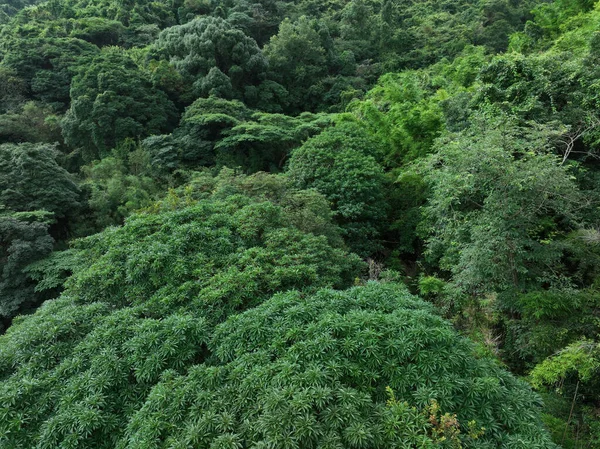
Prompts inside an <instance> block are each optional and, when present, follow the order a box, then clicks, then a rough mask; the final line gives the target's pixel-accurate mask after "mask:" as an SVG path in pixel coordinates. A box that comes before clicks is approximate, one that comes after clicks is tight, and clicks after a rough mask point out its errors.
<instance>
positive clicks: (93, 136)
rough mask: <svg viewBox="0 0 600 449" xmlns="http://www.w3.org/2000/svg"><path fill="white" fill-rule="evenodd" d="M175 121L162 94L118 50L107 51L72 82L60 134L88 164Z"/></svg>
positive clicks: (163, 129)
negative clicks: (69, 99) (125, 141)
mask: <svg viewBox="0 0 600 449" xmlns="http://www.w3.org/2000/svg"><path fill="white" fill-rule="evenodd" d="M175 117H176V111H175V108H174V106H173V104H172V103H171V101H170V100H169V99H168V98H167V96H166V94H165V93H164V92H162V91H160V90H157V89H156V88H154V87H152V85H151V83H150V81H149V80H148V78H147V76H146V75H145V74H144V72H143V71H141V70H140V69H139V68H138V67H137V66H136V65H135V63H134V62H133V60H132V59H131V58H129V57H128V56H127V55H126V54H125V53H124V52H123V51H122V50H120V49H116V48H109V49H107V50H105V51H103V52H102V54H101V55H100V56H98V57H96V58H94V59H91V60H90V61H89V64H87V65H86V66H84V67H82V69H81V71H80V73H79V74H78V75H77V76H76V77H75V78H74V79H73V83H72V86H71V107H70V109H69V111H68V112H67V114H66V116H65V118H64V120H63V135H64V138H65V142H66V143H67V145H69V146H71V147H72V148H75V149H78V150H79V151H81V154H82V157H83V159H84V161H87V162H89V161H92V160H94V159H97V158H99V157H103V156H107V155H108V154H109V151H110V150H111V149H112V148H114V147H115V146H116V145H117V144H118V143H119V142H121V141H123V140H125V139H127V138H140V137H146V136H148V135H150V134H160V133H161V132H163V131H167V130H168V129H169V128H170V127H171V126H172V123H173V121H174V119H175Z"/></svg>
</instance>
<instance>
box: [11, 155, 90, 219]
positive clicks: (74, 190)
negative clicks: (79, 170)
mask: <svg viewBox="0 0 600 449" xmlns="http://www.w3.org/2000/svg"><path fill="white" fill-rule="evenodd" d="M56 156H57V151H56V149H55V148H54V146H52V145H48V144H31V143H23V144H19V145H14V144H4V145H0V204H1V205H3V206H5V207H6V208H7V209H10V210H13V211H16V212H26V211H35V210H45V211H48V212H51V213H53V214H54V215H55V217H56V218H59V219H60V218H64V217H66V216H72V215H73V214H74V213H75V212H76V211H77V210H78V209H79V208H80V199H81V198H80V196H81V192H80V190H79V187H78V186H77V184H76V183H75V180H74V178H73V176H72V175H71V174H69V173H68V172H67V171H66V170H65V169H64V168H62V167H61V166H59V165H58V163H57V162H56Z"/></svg>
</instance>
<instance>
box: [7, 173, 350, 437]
mask: <svg viewBox="0 0 600 449" xmlns="http://www.w3.org/2000/svg"><path fill="white" fill-rule="evenodd" d="M223 176H224V177H225V178H227V179H229V177H228V175H227V173H224V174H223ZM269 176H271V177H272V178H273V181H274V182H271V183H270V182H269V181H270V179H271V177H269ZM269 176H267V177H266V178H263V177H261V176H259V177H257V178H247V179H246V178H245V179H244V180H241V181H240V188H236V185H235V182H234V183H230V184H229V183H228V184H227V187H226V189H227V190H228V191H227V192H225V191H222V190H221V192H219V191H217V192H216V193H215V195H214V196H213V195H211V194H210V193H205V194H204V199H201V200H199V201H198V200H192V199H191V198H189V199H188V200H185V201H184V203H183V204H180V205H179V206H175V204H174V203H173V202H172V201H166V202H165V203H164V204H162V205H160V206H159V208H161V209H164V211H163V212H159V213H148V214H142V215H135V216H132V217H130V218H129V219H128V220H127V221H126V224H125V225H124V226H123V227H121V228H108V229H107V230H105V231H104V232H103V233H100V234H97V235H95V236H92V237H89V238H87V239H85V240H82V241H79V242H78V243H77V244H76V248H77V250H78V251H79V252H80V254H79V255H78V256H77V258H78V260H81V261H85V264H80V263H76V264H75V266H74V267H73V276H72V277H70V278H69V279H68V281H67V282H66V284H65V291H64V293H63V294H62V296H61V297H60V298H59V299H56V300H53V301H48V302H46V303H45V305H44V306H42V307H41V308H40V309H39V311H38V312H37V313H36V314H35V315H33V316H31V317H24V318H20V319H17V320H16V321H15V324H13V326H12V327H11V328H10V329H9V331H8V333H7V334H6V335H5V336H3V337H0V338H1V339H2V340H3V341H2V344H1V345H0V348H1V349H0V376H1V378H2V379H3V381H2V384H1V386H0V391H1V393H0V396H1V397H2V401H1V402H2V411H1V412H0V415H1V416H2V420H0V426H2V431H1V432H0V435H2V436H1V437H0V438H1V440H0V442H1V444H2V445H8V446H11V447H14V448H24V447H27V448H29V447H31V446H32V445H34V444H36V442H37V441H43V444H44V445H45V447H59V446H60V445H64V444H69V445H72V447H86V448H91V447H115V445H116V444H117V442H118V441H119V440H120V439H121V438H124V437H125V433H124V432H125V429H126V426H125V425H123V424H125V423H127V422H128V420H129V419H130V418H131V417H132V413H133V412H135V411H136V410H139V409H140V407H142V406H143V404H144V402H145V400H146V397H147V395H148V394H149V393H150V391H151V389H152V387H153V386H154V385H155V384H157V383H158V382H159V381H160V379H161V378H163V377H164V376H168V375H169V373H172V370H173V369H175V370H176V371H178V372H179V373H184V372H185V371H187V369H188V368H190V367H191V366H193V365H197V364H199V363H201V362H202V361H203V360H204V359H206V357H208V356H209V355H210V353H211V351H209V350H208V349H207V344H208V340H209V338H210V336H211V335H212V329H213V328H214V326H215V325H216V324H217V323H219V322H222V321H223V320H225V319H226V318H227V316H229V315H231V314H234V313H238V312H240V311H242V310H244V309H247V308H249V307H251V306H255V305H258V304H260V303H261V302H263V301H264V300H266V299H267V298H268V297H269V296H271V295H272V294H273V293H275V292H278V291H283V290H288V289H299V290H300V289H301V290H303V291H306V292H309V291H313V290H314V289H315V288H318V287H324V286H338V287H343V286H345V285H348V284H349V283H351V281H352V279H354V277H355V276H356V274H357V269H358V268H359V266H360V263H359V262H358V259H357V258H356V256H353V255H350V254H348V253H346V252H345V251H343V250H342V249H341V248H336V247H333V246H331V244H330V243H329V240H328V237H327V236H325V235H322V234H319V233H318V232H317V229H316V228H315V227H314V223H313V222H312V221H308V222H307V224H308V226H311V228H310V230H306V231H305V230H303V229H302V223H303V221H301V220H298V219H297V218H298V216H301V215H306V214H311V213H312V214H315V213H316V214H319V213H323V212H326V213H328V211H327V210H326V209H325V210H324V211H323V209H322V207H321V206H320V203H319V201H318V198H317V197H313V199H312V200H310V201H307V199H308V198H307V197H306V193H304V192H299V191H295V190H289V193H288V194H287V195H286V196H285V197H283V198H281V199H280V201H269V200H268V199H267V197H268V195H269V194H270V192H269V188H268V185H269V183H270V184H274V185H275V186H277V185H278V182H277V179H278V178H275V177H273V176H272V175H269ZM254 179H256V183H255V182H253V180H254ZM219 181H220V180H219V178H217V179H216V180H212V181H210V180H209V181H208V182H209V183H215V182H217V183H218V182H219ZM257 189H258V190H259V191H260V189H263V192H264V193H259V191H256V190H257ZM253 190H254V191H255V194H254V195H253V194H252V191H253ZM273 193H275V192H273ZM185 204H189V205H187V206H186V205H185ZM321 204H322V203H321ZM317 217H318V215H317ZM320 218H321V219H323V218H325V219H326V218H328V216H325V217H320ZM313 232H315V233H313ZM338 238H339V237H338ZM51 275H52V274H51ZM149 354H151V355H150V356H149ZM163 372H164V373H163ZM26 373H28V374H26ZM25 379H29V380H25ZM30 381H31V382H32V383H29V382H30ZM23 382H26V383H27V384H28V386H27V387H26V388H23V386H24V385H25V384H24V383H23Z"/></svg>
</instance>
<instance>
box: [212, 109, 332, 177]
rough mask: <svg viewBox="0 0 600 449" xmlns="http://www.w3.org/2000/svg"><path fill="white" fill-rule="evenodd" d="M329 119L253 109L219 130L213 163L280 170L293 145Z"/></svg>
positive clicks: (321, 116)
mask: <svg viewBox="0 0 600 449" xmlns="http://www.w3.org/2000/svg"><path fill="white" fill-rule="evenodd" d="M330 123H331V117H330V116H327V115H325V114H310V113H304V114H301V115H300V116H298V117H289V116H286V115H283V114H266V113H261V112H257V113H254V114H253V115H252V117H251V119H250V120H247V121H244V122H242V123H239V124H237V125H236V126H234V127H233V128H231V129H229V130H226V131H224V132H223V136H222V138H221V139H220V140H219V141H218V142H217V143H216V145H215V153H216V161H217V164H218V165H225V166H230V167H238V166H241V167H243V168H244V170H246V171H249V172H256V171H260V170H265V171H269V172H277V171H281V170H282V169H283V167H284V164H285V162H286V161H287V158H288V156H289V155H290V153H291V151H293V149H294V148H296V147H299V146H300V145H301V144H302V143H303V142H304V141H305V140H306V139H308V138H309V137H311V136H313V135H315V134H318V133H319V132H321V131H322V129H323V128H324V127H325V126H327V125H329V124H330Z"/></svg>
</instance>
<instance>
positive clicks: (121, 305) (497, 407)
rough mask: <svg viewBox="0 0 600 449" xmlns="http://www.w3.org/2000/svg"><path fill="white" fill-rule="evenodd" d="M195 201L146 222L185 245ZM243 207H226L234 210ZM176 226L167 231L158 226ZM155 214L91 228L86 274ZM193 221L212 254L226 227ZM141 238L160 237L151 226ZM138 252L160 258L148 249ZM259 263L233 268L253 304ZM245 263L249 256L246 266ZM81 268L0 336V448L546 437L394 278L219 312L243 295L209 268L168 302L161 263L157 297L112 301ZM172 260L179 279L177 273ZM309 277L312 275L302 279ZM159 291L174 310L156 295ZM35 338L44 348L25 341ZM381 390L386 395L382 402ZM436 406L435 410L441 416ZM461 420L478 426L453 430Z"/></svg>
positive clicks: (525, 397)
mask: <svg viewBox="0 0 600 449" xmlns="http://www.w3.org/2000/svg"><path fill="white" fill-rule="evenodd" d="M237 198H238V199H237V200H235V199H233V198H232V202H236V201H239V196H238V197H237ZM209 204H210V203H209V202H201V203H200V204H199V205H198V206H193V207H191V208H186V209H183V210H181V211H177V212H171V213H163V214H161V215H160V217H162V218H163V220H161V221H162V222H161V225H160V226H161V227H162V228H163V230H164V231H166V229H165V228H169V231H171V235H172V236H173V235H174V234H175V235H174V237H172V238H175V239H177V238H179V237H178V236H177V234H179V231H181V234H185V235H187V236H188V237H187V238H186V241H190V240H195V239H193V238H192V239H190V238H189V235H190V229H189V224H191V222H190V221H189V220H190V219H192V220H193V218H192V217H193V216H196V218H198V217H199V215H202V214H203V213H204V214H206V212H207V211H206V209H207V208H209V207H210V206H209ZM261 204H263V203H256V205H257V206H258V205H261ZM217 205H218V206H223V203H221V204H215V206H217ZM247 208H248V206H245V208H242V209H239V210H238V211H239V213H247V212H248V210H247ZM244 209H246V210H244ZM201 210H202V212H201ZM184 215H185V218H184ZM219 217H221V218H219ZM182 219H183V220H184V221H185V222H186V223H187V225H185V224H184V223H183V222H182ZM223 219H224V215H223V214H219V213H217V214H215V215H213V217H212V218H209V219H208V220H206V215H205V218H204V220H201V221H197V222H195V223H196V224H195V227H196V228H202V227H203V226H202V223H204V222H206V221H209V222H210V221H213V220H217V221H221V222H223ZM148 221H150V222H148ZM176 222H178V224H179V226H180V227H179V228H178V229H179V231H175V228H173V226H174V225H175V223H176ZM244 223H245V224H246V225H248V224H254V222H244ZM156 225H157V221H156V220H155V219H150V220H146V221H144V220H142V218H141V217H135V218H134V219H132V220H130V221H129V222H128V224H127V225H126V226H125V227H124V228H123V230H119V231H116V230H113V231H107V232H105V233H104V238H105V239H107V238H108V239H110V240H112V241H113V244H117V245H119V248H116V247H110V248H106V244H107V243H108V242H101V241H99V239H96V242H94V243H95V244H94V246H95V247H97V248H96V249H92V250H91V251H92V252H93V251H98V250H99V249H100V248H98V247H102V246H104V248H105V249H104V251H106V252H105V254H104V255H102V256H100V257H99V258H98V259H97V262H96V263H93V264H92V267H94V271H95V272H96V274H97V275H99V276H97V277H96V278H95V279H96V280H95V281H94V282H96V283H100V281H101V280H102V279H103V278H104V279H105V281H107V282H111V281H112V283H113V285H114V279H109V278H110V277H111V275H108V277H107V276H102V275H101V274H100V273H99V271H102V270H104V271H105V273H107V271H106V264H105V262H104V261H103V260H102V259H103V258H105V257H107V256H108V254H109V253H111V252H115V251H118V252H122V250H121V245H122V244H123V243H124V242H123V239H124V238H125V235H121V236H120V237H118V234H124V233H125V232H127V233H133V234H136V235H135V236H132V235H130V236H129V237H130V238H131V237H136V238H137V239H138V242H139V238H140V237H141V235H139V233H140V232H144V233H145V234H146V235H147V234H148V231H149V230H151V229H153V228H154V229H156ZM183 228H187V231H184V230H183ZM203 228H204V229H205V233H204V242H205V245H204V248H206V249H208V248H209V247H210V246H213V245H216V246H218V247H219V248H218V249H217V248H215V249H214V250H213V253H214V251H217V252H218V250H219V249H222V248H223V247H224V246H225V245H226V244H225V242H224V239H226V237H225V235H221V236H218V235H217V234H218V233H219V230H224V229H225V228H215V227H212V228H209V227H206V226H204V227H203ZM198 230H199V229H198ZM173 231H175V233H173ZM159 232H160V231H159ZM206 232H210V233H211V234H212V235H208V234H206ZM277 232H279V231H277ZM163 235H164V234H163ZM196 235H197V236H199V235H200V233H197V234H196ZM232 237H233V236H232V235H230V238H232ZM266 239H267V240H268V239H269V237H266ZM117 240H120V241H119V242H117ZM152 240H153V241H155V242H156V244H159V245H160V244H161V243H160V242H159V241H158V240H159V238H158V235H157V234H156V233H154V235H152ZM181 242H182V243H183V240H182V241H181ZM298 244H299V242H292V243H291V245H292V246H294V247H296V248H297V247H298ZM162 245H163V251H164V250H165V249H166V247H165V245H164V243H163V244H162ZM177 246H178V248H179V249H180V251H181V250H183V248H181V246H182V245H181V244H180V245H177ZM136 248H138V249H139V248H145V249H148V245H140V244H139V243H138V245H137V246H136ZM171 248H174V247H171ZM88 251H89V249H88ZM248 251H250V252H256V251H260V248H258V247H255V248H253V249H249V250H246V252H248ZM296 253H297V254H298V257H303V256H302V254H300V252H299V251H297V250H296ZM179 254H181V252H180V253H179ZM214 254H215V255H216V253H214ZM307 255H308V254H307ZM311 255H312V254H311ZM136 256H137V257H139V256H140V254H137V255H132V257H136ZM207 256H208V254H207V253H201V254H196V255H194V256H193V257H194V258H195V259H198V258H200V259H202V258H206V257H207ZM238 256H239V254H238ZM248 256H250V255H249V254H247V255H246V257H244V256H242V260H240V262H239V263H238V267H237V268H240V267H241V264H243V263H245V261H244V259H245V260H246V261H247V262H250V261H249V260H248ZM152 257H154V258H155V259H157V258H160V259H162V258H163V256H162V255H160V256H159V255H158V254H157V253H156V252H154V255H153V256H152ZM284 258H285V256H284ZM217 259H218V257H217ZM289 262H290V263H291V264H290V265H288V266H287V268H286V267H285V265H286V262H285V261H284V262H283V263H278V265H279V268H278V269H277V271H278V272H279V273H278V274H279V275H283V276H286V272H287V276H291V278H297V275H295V274H294V272H295V271H296V269H295V268H294V267H299V266H300V265H298V264H297V263H294V262H293V261H291V260H290V261H289ZM328 262H329V261H328ZM125 263H126V262H125ZM250 263H251V262H250ZM153 265H154V267H153V268H150V271H152V272H153V273H154V275H153V274H152V273H150V272H148V273H130V279H131V281H132V282H133V283H134V284H133V285H132V286H131V288H130V289H129V290H131V291H133V290H139V293H140V294H143V293H142V290H144V288H145V287H144V286H143V284H144V280H145V278H146V280H147V282H149V283H152V282H154V283H157V282H159V280H158V277H157V276H158V275H156V267H157V264H153ZM323 265H324V266H325V265H327V264H323ZM178 266H179V267H181V265H178ZM132 268H133V267H132ZM187 268H188V269H190V270H192V271H195V272H196V273H197V274H196V275H198V274H199V272H200V271H205V272H206V271H209V270H207V265H206V264H196V265H195V266H194V267H189V266H188V267H187ZM262 268H265V272H264V274H262V275H261V274H258V273H257V274H255V275H254V276H252V275H251V274H249V273H248V274H247V275H246V276H244V277H247V276H251V277H253V278H254V282H252V281H250V282H248V281H249V278H248V279H246V282H244V285H243V287H242V288H244V289H245V290H246V293H250V290H253V291H252V293H253V294H254V295H256V296H254V298H253V300H251V302H252V303H254V304H258V301H257V300H258V299H259V298H261V297H263V294H264V293H267V292H268V290H269V289H270V288H269V286H268V284H269V282H268V279H269V278H270V277H271V275H269V274H268V271H270V269H269V265H268V264H264V262H263V265H262ZM116 269H117V270H119V271H120V269H119V267H116ZM134 269H135V268H134ZM136 270H137V271H139V265H138V268H137V269H136ZM251 270H252V266H251V265H247V266H246V267H245V271H251ZM89 271H90V269H84V270H83V271H82V272H81V273H79V274H78V273H77V272H76V274H75V276H74V278H73V280H72V281H69V286H68V287H67V290H66V292H65V294H64V295H63V297H62V298H60V299H59V300H55V301H52V302H50V303H47V304H46V305H45V306H43V307H42V308H41V309H40V311H39V312H38V313H37V314H36V315H35V316H33V317H30V318H28V319H24V320H20V322H19V323H18V324H15V325H13V327H12V328H11V329H10V330H9V332H8V334H7V335H6V336H4V337H1V339H2V340H3V341H2V343H3V344H2V349H1V353H0V367H1V371H0V372H1V373H2V377H3V379H4V381H3V382H2V386H1V389H0V397H2V405H1V407H2V408H1V409H0V411H1V413H2V416H3V420H2V421H1V424H0V425H1V426H2V430H3V432H2V437H0V438H2V440H0V441H1V442H2V443H3V444H4V445H10V446H11V447H14V448H16V449H20V448H25V447H32V446H33V445H35V444H38V443H39V444H41V446H42V447H48V448H54V447H56V448H58V447H64V446H65V445H69V446H70V447H73V448H83V447H85V448H112V447H123V448H126V447H127V448H140V449H141V448H144V449H150V448H163V447H164V448H166V447H180V446H183V447H186V446H190V445H192V446H195V447H219V448H221V447H222V448H225V447H240V446H242V447H243V446H246V445H249V444H251V443H252V444H254V445H259V446H265V447H269V446H277V447H290V448H299V447H306V446H322V447H381V446H385V447H428V448H429V447H431V448H433V447H445V446H444V444H443V442H444V441H445V437H444V435H448V436H449V435H450V434H451V438H450V439H448V441H449V442H451V443H452V442H454V443H456V442H460V443H464V445H465V446H464V447H473V448H477V447H479V448H483V447H490V446H497V445H506V446H508V447H511V446H512V445H515V447H529V448H548V449H550V448H553V447H555V446H554V445H553V444H552V443H551V442H550V441H549V439H548V436H547V435H546V434H545V433H544V431H543V429H542V427H541V426H540V423H539V417H538V415H537V413H536V411H535V410H536V407H537V405H538V404H539V400H538V398H537V397H536V396H535V395H533V394H532V392H531V390H530V389H529V388H528V387H527V386H526V385H525V384H524V383H523V382H522V381H518V380H516V379H515V378H513V377H512V376H511V375H510V374H508V373H507V372H505V371H503V370H502V369H501V368H499V367H498V365H497V364H495V363H494V362H493V361H491V360H489V359H477V358H475V357H473V355H472V346H471V344H470V343H468V342H467V340H465V339H464V338H462V337H459V336H457V334H456V332H455V331H454V330H453V329H452V328H451V326H450V325H449V324H448V323H446V322H444V320H443V319H441V318H440V317H439V316H437V315H436V314H435V313H433V311H432V308H431V306H430V305H427V304H426V303H424V302H423V301H421V300H419V299H417V298H415V297H413V296H411V295H409V294H408V292H407V291H406V290H405V289H404V287H399V286H397V285H393V284H387V285H386V284H377V283H371V284H369V285H367V286H366V287H358V288H355V289H353V290H349V291H346V292H336V291H332V290H320V291H318V292H317V293H315V294H313V295H307V294H306V290H305V292H304V293H302V292H298V291H293V292H289V293H282V294H278V295H275V296H273V297H272V298H270V299H268V300H266V301H265V302H264V303H263V304H262V305H257V306H256V307H254V308H252V309H251V310H249V311H247V312H244V313H237V314H233V315H230V316H229V318H227V319H226V316H227V315H228V313H227V311H229V312H230V313H231V312H232V309H231V306H234V304H238V307H239V306H242V304H241V303H239V301H238V300H239V299H241V298H240V297H239V296H238V293H237V292H235V291H233V290H229V293H226V294H225V296H223V294H224V293H225V291H224V290H223V288H226V285H224V284H223V283H222V282H221V283H220V282H215V281H217V279H214V280H213V282H212V283H211V286H210V287H204V288H202V286H200V285H198V286H197V287H196V289H197V292H196V294H191V295H187V296H186V295H185V294H184V293H183V292H182V293H181V294H180V295H177V296H178V298H179V299H177V300H175V298H172V299H169V296H170V295H171V294H170V292H169V291H168V290H171V289H172V288H177V286H175V285H173V282H172V281H171V279H172V277H171V276H172V274H174V273H169V274H167V275H166V276H165V277H163V278H162V282H163V285H161V286H160V287H159V288H158V290H160V291H161V292H160V294H154V298H156V299H157V300H152V299H150V300H149V301H139V300H136V297H134V296H131V295H130V296H129V298H130V299H128V301H127V302H125V301H124V299H123V298H122V297H118V296H117V295H118V293H117V292H115V289H114V288H113V289H109V291H110V294H107V293H109V291H106V290H105V291H104V292H103V295H104V296H98V289H97V288H95V286H92V285H91V284H90V281H91V279H90V278H89V274H90V273H89ZM179 271H180V273H179V277H180V278H182V279H183V277H185V273H183V272H181V268H180V269H179ZM123 274H124V273H123ZM147 276H149V278H148V277H147ZM209 276H210V275H209ZM221 276H222V275H221V274H219V273H217V274H215V275H214V277H221ZM152 277H154V279H152ZM291 278H290V280H291ZM271 279H274V278H273V277H271ZM222 280H224V279H223V278H222ZM265 281H266V283H264V284H263V282H265ZM323 282H325V283H326V282H327V281H326V279H325V278H323V279H321V280H320V281H317V282H316V283H313V284H312V288H314V287H316V286H318V284H321V283H323ZM194 283H196V284H198V283H202V281H200V282H198V281H194ZM303 283H304V286H305V287H307V284H306V281H304V282H303ZM84 284H85V286H84ZM169 284H170V285H171V286H170V287H169ZM260 284H263V286H262V287H261V286H260ZM182 286H183V287H182V288H186V289H189V287H185V283H184V284H182ZM238 286H241V285H240V284H238ZM90 287H91V288H92V291H90V290H89V288H90ZM157 287H158V286H157ZM190 293H192V292H191V291H190ZM158 296H161V297H162V299H160V300H158ZM137 297H138V298H139V297H140V296H137ZM236 297H237V298H238V299H236ZM183 298H187V299H186V300H184V299H183ZM219 298H221V299H219ZM174 300H175V301H176V302H177V306H176V307H173V305H174V304H171V305H167V304H166V302H171V301H174ZM231 301H233V302H231ZM209 303H210V304H212V306H211V305H210V304H209ZM245 305H246V306H248V305H249V304H248V303H246V304H245ZM242 308H243V307H242ZM238 310H239V309H238ZM223 320H224V322H223V323H222V324H220V325H217V326H216V327H214V325H215V324H216V323H217V322H218V321H223ZM25 342H28V344H27V345H25V344H24V343H25ZM41 347H43V348H44V352H45V353H44V355H42V354H40V352H38V350H37V349H36V348H41ZM25 348H28V349H27V350H24V349H25ZM25 384H27V388H23V386H24V385H25ZM390 386H391V388H392V389H393V390H394V392H395V393H394V394H395V397H396V398H397V399H395V401H394V402H390V401H387V399H388V393H387V391H386V390H387V389H389V388H390ZM431 399H436V402H437V403H438V404H439V406H440V407H442V409H444V410H456V411H457V413H456V417H455V418H452V419H453V420H454V421H452V423H450V424H451V426H450V427H452V428H453V430H452V431H450V427H449V426H447V425H444V424H439V423H436V422H433V421H430V423H429V424H428V422H427V420H425V419H424V418H423V417H420V415H421V414H420V413H419V412H416V411H413V410H414V409H413V408H412V407H418V408H420V409H423V410H425V411H426V413H428V414H430V415H431V414H432V415H433V416H434V417H438V416H440V415H439V413H438V411H437V408H436V409H434V408H432V407H431V406H430V400H431ZM405 403H406V405H404V404H405ZM443 416H446V418H444V417H443ZM443 416H440V419H441V420H442V422H446V421H447V417H448V416H451V415H443ZM469 423H471V424H469ZM475 423H476V424H475ZM447 424H448V423H447ZM461 424H462V427H464V428H465V429H469V428H472V429H476V428H477V430H478V431H477V432H473V431H470V432H468V433H467V432H465V433H464V435H459V433H458V429H459V428H460V427H461ZM477 426H479V427H477ZM443 428H445V430H442V429H443ZM482 428H485V430H484V431H483V433H482V431H481V429H482ZM442 433H443V434H442ZM446 438H447V437H446ZM440 444H442V446H440ZM447 447H456V446H450V445H448V446H447Z"/></svg>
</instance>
